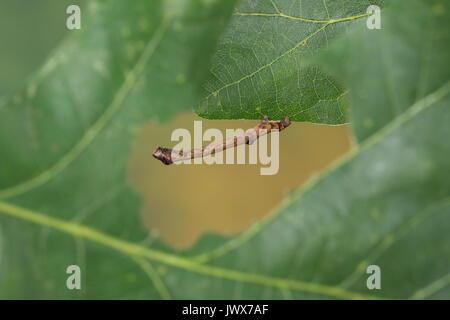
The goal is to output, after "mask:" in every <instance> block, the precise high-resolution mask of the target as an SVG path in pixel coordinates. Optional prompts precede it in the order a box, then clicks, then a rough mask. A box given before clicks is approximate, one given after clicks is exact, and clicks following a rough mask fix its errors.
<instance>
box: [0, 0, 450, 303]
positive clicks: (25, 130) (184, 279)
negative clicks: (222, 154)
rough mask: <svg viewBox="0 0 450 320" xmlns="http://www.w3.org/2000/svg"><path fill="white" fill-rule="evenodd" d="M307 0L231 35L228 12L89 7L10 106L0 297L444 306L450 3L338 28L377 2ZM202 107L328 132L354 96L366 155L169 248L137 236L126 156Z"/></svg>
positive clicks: (233, 27)
mask: <svg viewBox="0 0 450 320" xmlns="http://www.w3.org/2000/svg"><path fill="white" fill-rule="evenodd" d="M300 3H301V1H280V0H279V1H276V4H274V3H272V1H242V4H240V5H238V9H237V11H235V12H238V13H245V12H247V13H248V12H256V13H259V15H252V16H246V15H239V14H237V15H236V14H235V16H233V18H232V20H231V22H230V23H231V24H230V25H229V27H226V25H227V24H226V22H227V20H228V16H229V15H231V13H232V7H233V5H234V4H233V3H232V2H231V1H228V0H226V1H192V0H189V1H181V0H177V1H175V0H172V1H151V2H149V1H136V5H135V6H133V7H130V6H128V5H127V4H126V3H125V2H123V1H114V2H112V3H108V4H105V3H104V2H102V1H90V2H89V3H88V5H87V8H86V9H87V10H85V11H83V12H86V13H84V19H85V20H83V21H84V22H83V29H82V31H81V32H76V33H75V34H71V35H70V36H69V37H68V38H67V39H66V40H65V41H64V43H63V44H62V45H61V46H60V47H59V48H58V49H57V50H56V51H55V53H54V54H53V55H52V56H51V57H50V58H49V60H48V61H47V62H46V63H45V65H44V66H43V67H42V68H41V69H40V71H39V72H38V73H37V74H36V76H35V77H33V79H31V80H30V81H29V82H28V83H27V84H26V86H25V87H24V89H23V90H22V91H20V92H19V93H18V94H17V95H15V96H14V97H13V98H11V99H10V100H8V101H6V102H4V103H3V104H1V105H0V148H1V150H2V153H1V155H2V157H1V160H0V161H1V166H0V213H2V214H1V215H0V223H1V228H0V297H1V298H155V299H156V298H254V299H258V298H266V299H271V298H274V299H277V298H296V299H297V298H448V297H449V295H450V292H449V290H450V289H449V286H448V284H449V282H450V274H449V273H448V271H449V270H450V268H449V267H450V266H449V260H448V258H447V257H448V256H449V254H450V247H449V243H450V241H449V240H450V239H449V235H448V232H447V230H448V229H449V227H450V219H449V215H448V213H449V205H450V202H449V201H450V199H449V190H450V186H449V181H450V179H449V176H448V172H450V171H449V169H450V168H449V162H448V155H449V154H450V150H449V145H448V143H446V138H447V137H448V136H450V132H449V131H450V129H449V128H448V125H447V124H448V123H449V120H450V113H449V111H448V103H449V99H450V98H449V91H450V84H449V78H450V77H449V71H448V68H442V65H445V63H446V62H447V61H449V59H448V58H449V56H448V55H449V53H448V52H449V50H448V48H447V46H448V43H449V41H448V40H449V39H448V37H449V36H448V33H447V30H448V27H449V26H448V24H449V21H448V19H446V15H445V13H446V12H448V10H449V6H448V5H447V4H446V3H445V2H441V1H420V0H413V1H408V2H406V1H390V2H389V3H388V5H387V6H386V7H385V8H383V13H382V30H368V29H367V28H366V26H365V22H366V19H365V18H364V17H360V18H359V19H353V18H351V19H346V18H347V17H355V16H359V15H361V14H364V13H365V8H367V6H368V3H367V1H326V2H323V3H320V2H319V1H303V3H304V6H302V7H300ZM324 4H325V5H324ZM379 4H380V5H382V3H379ZM250 10H252V11H250ZM261 13H266V14H267V15H268V16H267V15H266V16H261ZM282 15H288V16H289V17H285V16H282ZM292 17H301V19H292ZM311 19H313V20H314V21H307V20H311ZM317 20H326V22H317ZM330 20H331V21H332V23H330ZM225 28H226V31H225V33H224V34H223V35H222V37H221V38H220V41H219V45H218V48H219V49H218V51H217V53H216V55H215V56H214V57H213V59H212V61H213V63H212V65H213V67H212V68H213V69H212V70H213V74H212V75H211V77H212V80H210V81H209V85H208V86H207V92H204V91H203V89H202V83H204V81H205V80H206V78H207V77H208V64H207V63H205V61H209V57H210V56H212V55H213V53H214V51H215V48H216V44H217V41H218V39H219V37H220V35H221V34H222V31H223V30H225ZM321 28H322V29H321ZM255 34H256V35H258V36H257V37H255ZM306 38H307V41H306V42H305V44H302V42H303V41H304V40H305V39H306ZM334 38H336V39H334ZM230 39H232V41H231V40H230ZM333 39H334V41H332V40H333ZM299 44H300V45H299ZM81 53H82V54H81ZM225 53H229V54H228V55H227V54H225ZM265 66H267V67H265ZM240 79H242V80H240ZM293 80H297V81H293ZM220 83H222V84H220ZM227 84H229V85H227ZM223 86H227V87H226V88H224V89H220V88H222V87H223ZM347 91H348V94H346V92H347ZM214 93H215V94H214ZM344 95H345V96H346V95H348V96H349V98H348V99H339V97H341V96H342V97H343V96H344ZM200 97H206V100H203V101H202V102H201V103H200V104H198V107H197V109H196V111H197V112H198V113H199V114H200V115H202V116H206V117H211V118H221V119H226V118H248V119H254V118H259V117H260V115H261V114H268V115H269V116H271V117H273V118H277V117H279V116H281V115H285V114H287V115H290V116H291V117H292V118H293V119H295V120H299V121H314V122H321V123H329V124H330V123H332V124H338V123H342V122H344V121H346V115H345V114H346V112H347V111H346V110H347V103H348V102H349V101H350V103H351V109H350V110H351V117H350V119H351V122H352V125H353V128H354V130H355V136H356V138H357V139H358V141H359V142H360V144H359V145H358V146H357V147H356V148H354V149H353V151H352V152H351V153H350V154H348V155H347V156H346V157H345V158H343V159H342V160H341V161H339V162H338V163H336V164H335V165H334V166H333V167H332V168H330V169H329V170H327V171H325V172H323V173H322V174H321V175H320V176H317V177H316V178H314V179H312V180H310V181H309V182H308V183H307V184H306V185H305V186H303V187H301V188H300V189H298V190H295V191H293V192H292V193H291V194H289V195H288V196H287V197H286V199H285V201H283V203H282V204H280V206H279V207H278V208H277V209H275V210H274V211H273V212H272V213H271V214H269V215H268V216H267V218H265V219H263V220H262V221H260V222H258V223H256V224H254V225H253V226H252V227H251V228H250V229H248V230H247V231H246V232H244V233H243V234H241V235H239V236H236V237H221V236H218V235H212V234H210V235H207V236H204V237H203V238H202V239H201V240H200V241H199V242H198V243H197V244H196V245H195V246H194V247H193V248H192V249H190V250H188V251H185V252H176V251H174V250H173V249H170V248H167V247H166V246H164V244H162V243H161V242H159V241H158V240H157V239H152V237H151V236H149V235H148V233H147V232H146V230H145V229H144V228H143V227H142V225H141V224H140V222H139V219H138V207H139V200H138V198H137V197H136V195H135V194H134V192H133V191H132V189H131V188H130V187H129V186H128V184H127V182H126V181H127V180H126V176H125V171H126V162H127V159H128V155H129V148H130V141H131V140H132V137H133V135H134V133H135V130H136V128H138V127H139V126H140V125H141V124H142V123H143V122H144V121H147V120H149V119H157V120H166V119H169V118H170V117H171V116H173V115H174V114H176V113H177V112H180V111H181V110H182V109H188V108H190V107H192V106H194V105H195V104H196V101H198V100H199V98H200ZM258 108H259V109H258ZM112 195H113V196H112ZM205 210H207V209H205ZM70 264H78V265H80V267H81V268H82V270H84V275H85V276H84V277H83V284H82V288H83V289H82V290H81V291H69V290H67V289H66V287H65V280H66V277H67V275H66V274H65V272H64V271H65V267H66V266H67V265H70ZM369 264H377V265H379V266H380V267H381V270H382V289H381V290H378V291H376V292H374V291H369V290H368V289H367V288H366V281H365V280H366V276H365V269H366V267H367V266H368V265H369Z"/></svg>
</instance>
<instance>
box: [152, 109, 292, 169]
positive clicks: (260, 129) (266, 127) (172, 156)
mask: <svg viewBox="0 0 450 320" xmlns="http://www.w3.org/2000/svg"><path fill="white" fill-rule="evenodd" d="M290 124H291V121H290V120H289V117H288V116H285V117H283V119H282V120H281V121H269V118H268V117H267V116H264V117H263V120H262V121H261V122H260V123H259V124H258V125H257V126H255V127H254V128H250V129H248V130H247V131H245V133H244V134H243V135H237V136H234V137H231V138H228V139H225V140H223V141H219V142H216V143H212V144H210V145H208V146H206V147H202V148H197V149H191V150H189V151H186V152H185V151H182V150H179V151H178V150H172V149H169V148H163V147H158V148H156V149H155V151H153V154H152V155H153V157H154V158H155V159H158V160H160V161H161V162H162V163H164V164H165V165H169V164H172V163H175V162H178V161H184V160H189V159H194V158H203V157H206V156H208V155H212V154H215V153H217V152H221V151H223V150H226V149H228V148H234V147H237V146H239V145H241V144H244V143H245V144H253V142H255V141H256V140H257V139H258V138H259V137H260V136H263V135H265V134H269V133H270V132H271V131H272V130H278V131H282V130H284V129H286V128H287V127H289V125H290Z"/></svg>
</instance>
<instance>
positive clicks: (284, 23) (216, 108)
mask: <svg viewBox="0 0 450 320" xmlns="http://www.w3.org/2000/svg"><path fill="white" fill-rule="evenodd" d="M383 2H384V1H379V0H377V1H371V3H370V4H373V5H379V6H381V5H382V4H383ZM370 4H369V3H368V1H366V0H357V1H355V0H343V1H317V0H308V1H300V0H274V1H271V0H267V1H242V5H241V6H240V7H239V8H238V9H237V11H236V13H235V17H234V19H233V21H232V24H231V26H230V28H229V29H228V31H227V33H226V34H225V35H224V37H223V39H222V41H221V43H220V46H219V49H218V52H217V53H216V55H215V58H214V60H213V68H212V73H213V77H212V79H211V80H210V82H209V84H208V86H207V89H208V90H209V95H208V96H207V97H206V98H205V99H204V100H203V101H202V102H201V103H200V105H199V106H198V107H197V108H196V112H197V113H198V114H199V115H200V116H202V117H205V118H208V119H241V118H242V119H260V118H261V117H262V116H263V115H268V116H269V117H270V118H272V119H281V118H282V117H283V116H286V115H287V116H289V117H290V119H291V120H293V121H310V122H317V123H327V124H342V123H345V122H348V121H347V109H348V108H347V99H346V98H347V91H346V89H345V88H344V87H343V86H342V85H340V84H339V82H338V81H337V80H336V79H335V78H334V77H332V76H330V75H329V74H327V73H326V72H324V71H323V70H322V69H321V68H320V67H318V66H316V65H314V64H311V63H309V57H311V56H314V55H316V54H317V53H318V52H320V51H321V49H323V48H326V47H327V46H328V45H329V43H331V41H332V40H333V39H334V38H336V37H337V36H338V35H340V34H342V33H343V32H344V31H345V30H346V29H347V28H348V27H349V26H350V25H351V23H353V22H354V21H357V20H361V19H362V20H364V21H365V20H366V19H367V15H368V14H367V8H368V7H369V5H370Z"/></svg>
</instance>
